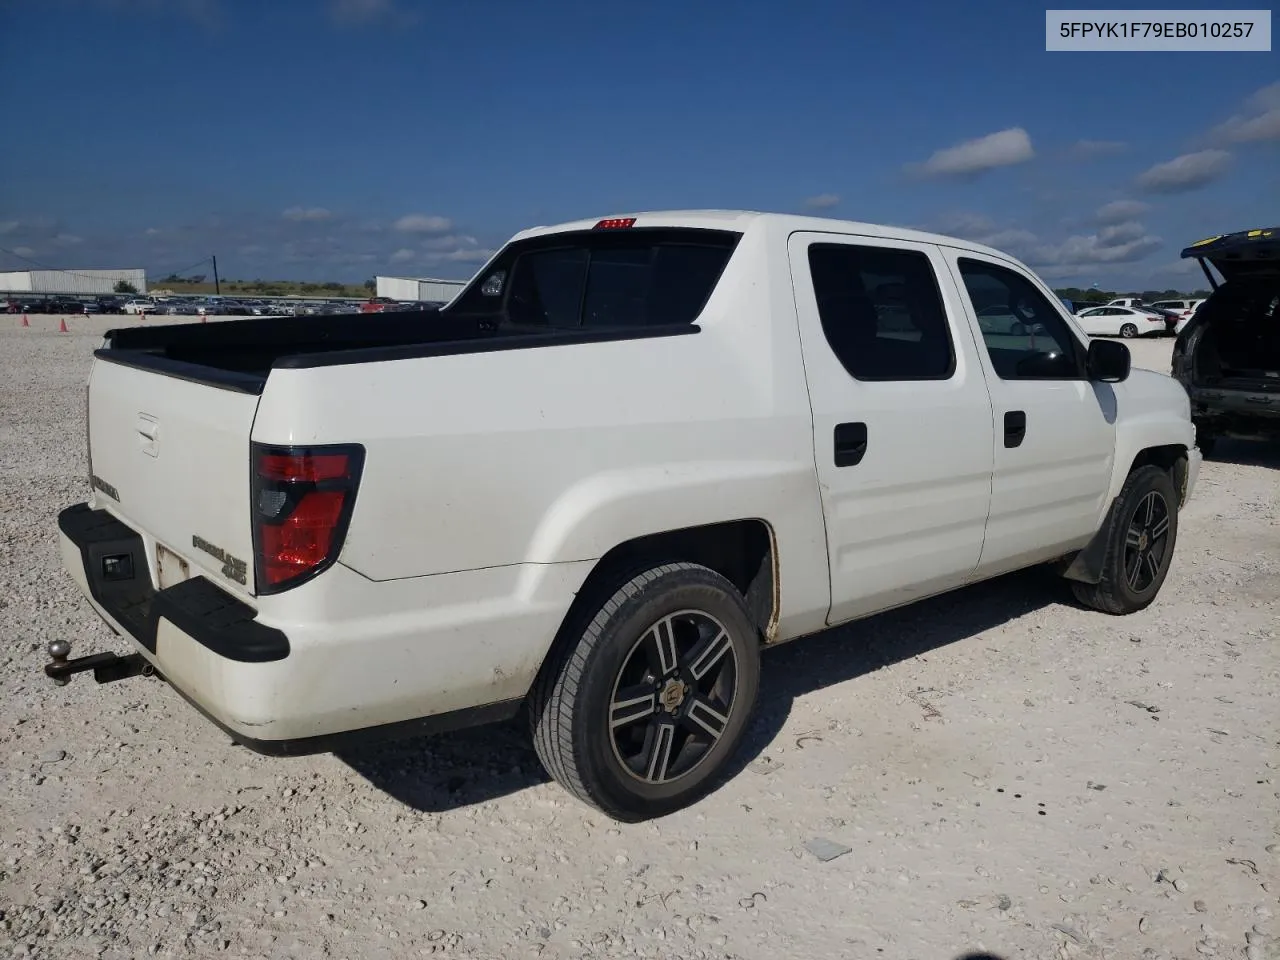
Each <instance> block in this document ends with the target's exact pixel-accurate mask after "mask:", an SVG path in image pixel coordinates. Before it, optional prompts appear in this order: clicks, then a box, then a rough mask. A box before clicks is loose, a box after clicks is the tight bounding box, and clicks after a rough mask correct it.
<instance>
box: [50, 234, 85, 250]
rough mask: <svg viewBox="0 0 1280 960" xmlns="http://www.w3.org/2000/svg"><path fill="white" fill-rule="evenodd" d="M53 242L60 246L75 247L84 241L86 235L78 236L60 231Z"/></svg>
mask: <svg viewBox="0 0 1280 960" xmlns="http://www.w3.org/2000/svg"><path fill="white" fill-rule="evenodd" d="M53 242H54V243H56V244H57V245H58V246H60V247H74V246H77V245H78V244H81V243H84V237H77V236H76V235H75V234H74V233H60V234H58V235H57V236H55V237H54V238H53Z"/></svg>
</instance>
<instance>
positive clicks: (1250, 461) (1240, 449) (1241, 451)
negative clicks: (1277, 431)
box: [1204, 440, 1280, 470]
mask: <svg viewBox="0 0 1280 960" xmlns="http://www.w3.org/2000/svg"><path fill="white" fill-rule="evenodd" d="M1204 460H1205V463H1230V464H1234V465H1235V466H1238V467H1270V468H1271V469H1272V470H1280V443H1266V442H1264V441H1261V440H1219V441H1218V443H1217V445H1216V446H1215V447H1214V448H1213V455H1212V456H1206V457H1205V458H1204Z"/></svg>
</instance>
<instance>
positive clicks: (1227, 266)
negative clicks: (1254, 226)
mask: <svg viewBox="0 0 1280 960" xmlns="http://www.w3.org/2000/svg"><path fill="white" fill-rule="evenodd" d="M1191 257H1194V258H1195V259H1196V260H1198V261H1199V262H1200V269H1201V270H1203V271H1204V275H1205V276H1206V277H1207V278H1208V279H1209V285H1210V286H1212V287H1213V289H1215V290H1217V289H1218V286H1219V284H1218V281H1217V280H1215V279H1214V277H1213V274H1212V273H1210V272H1209V264H1210V263H1212V264H1213V265H1214V266H1215V267H1217V268H1218V272H1219V273H1220V274H1222V276H1223V279H1230V275H1231V274H1238V273H1240V272H1241V271H1242V270H1247V269H1248V266H1247V265H1248V264H1251V263H1262V262H1267V261H1270V262H1273V263H1274V262H1280V227H1270V228H1268V229H1265V230H1238V231H1236V232H1235V233H1220V234H1218V235H1217V236H1214V237H1206V238H1205V239H1203V240H1197V241H1196V242H1195V243H1193V244H1191V246H1189V247H1187V248H1186V249H1185V250H1183V251H1182V254H1181V259H1184V260H1186V259H1189V258H1191Z"/></svg>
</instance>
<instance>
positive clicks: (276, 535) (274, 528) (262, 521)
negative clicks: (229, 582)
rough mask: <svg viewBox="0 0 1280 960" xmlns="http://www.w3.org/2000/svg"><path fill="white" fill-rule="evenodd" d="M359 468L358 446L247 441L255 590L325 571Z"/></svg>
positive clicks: (338, 544) (337, 547) (334, 554)
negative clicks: (250, 459) (277, 444)
mask: <svg viewBox="0 0 1280 960" xmlns="http://www.w3.org/2000/svg"><path fill="white" fill-rule="evenodd" d="M363 467H364V448H363V447H361V446H359V445H358V444H341V445H331V446H319V447H273V446H266V445H262V444H257V443H255V444H253V542H254V561H255V568H256V569H255V573H256V582H257V590H258V593H260V594H270V593H279V592H280V591H282V590H287V589H289V588H290V587H295V586H298V585H299V584H301V583H305V582H306V581H307V580H310V579H311V578H312V577H315V576H316V575H318V574H319V573H321V572H322V571H324V570H326V569H328V568H329V567H330V566H332V565H333V563H334V562H335V561H336V560H337V559H338V554H339V553H341V552H342V543H343V540H344V539H345V537H346V534H347V526H348V524H349V523H350V521H351V511H352V508H353V507H354V506H355V499H356V488H357V487H358V486H359V483H360V474H361V470H362V469H363Z"/></svg>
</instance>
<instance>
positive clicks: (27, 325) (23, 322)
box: [22, 313, 31, 327]
mask: <svg viewBox="0 0 1280 960" xmlns="http://www.w3.org/2000/svg"><path fill="white" fill-rule="evenodd" d="M22 325H23V326H24V327H29V326H31V322H30V321H29V320H27V315H26V314H25V313H24V314H23V315H22Z"/></svg>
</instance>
